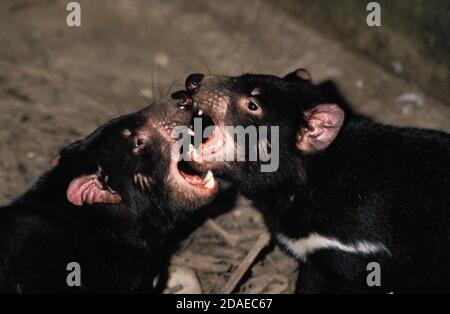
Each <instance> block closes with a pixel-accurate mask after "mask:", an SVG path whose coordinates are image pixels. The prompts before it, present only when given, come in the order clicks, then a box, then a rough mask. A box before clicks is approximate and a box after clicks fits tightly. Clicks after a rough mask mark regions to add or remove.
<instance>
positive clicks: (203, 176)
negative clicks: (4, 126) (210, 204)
mask: <svg viewBox="0 0 450 314" xmlns="http://www.w3.org/2000/svg"><path fill="white" fill-rule="evenodd" d="M177 168H178V172H179V173H180V175H181V176H182V177H183V179H184V180H185V181H186V182H187V183H188V184H190V185H191V186H193V187H195V188H197V189H200V190H202V191H204V192H214V191H215V190H217V188H218V186H219V185H218V183H217V181H216V180H215V178H214V174H213V172H212V171H211V170H208V171H199V170H196V169H193V168H191V167H190V166H189V164H188V163H187V162H185V161H183V160H182V161H179V162H178V164H177Z"/></svg>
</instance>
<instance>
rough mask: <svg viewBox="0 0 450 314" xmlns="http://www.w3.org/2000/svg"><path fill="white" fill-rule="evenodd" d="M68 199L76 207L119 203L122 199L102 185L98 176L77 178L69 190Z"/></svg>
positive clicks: (71, 183)
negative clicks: (85, 204)
mask: <svg viewBox="0 0 450 314" xmlns="http://www.w3.org/2000/svg"><path fill="white" fill-rule="evenodd" d="M67 199H68V200H69V202H71V203H72V204H74V205H77V206H82V205H83V204H84V203H88V204H94V203H119V202H120V201H121V197H120V195H119V194H117V193H116V192H115V191H113V190H111V189H110V188H109V187H105V186H104V184H103V183H101V182H100V181H99V179H98V176H97V175H96V174H91V175H85V176H81V177H77V178H75V179H73V180H72V182H70V185H69V187H68V188H67Z"/></svg>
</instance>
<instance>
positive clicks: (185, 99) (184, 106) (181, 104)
mask: <svg viewBox="0 0 450 314" xmlns="http://www.w3.org/2000/svg"><path fill="white" fill-rule="evenodd" d="M171 97H172V99H173V100H175V101H176V103H177V106H178V108H179V109H181V110H191V109H192V105H193V101H192V98H191V96H189V94H188V92H187V91H184V90H180V91H178V92H175V93H173V94H172V95H171Z"/></svg>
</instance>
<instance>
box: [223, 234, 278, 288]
mask: <svg viewBox="0 0 450 314" xmlns="http://www.w3.org/2000/svg"><path fill="white" fill-rule="evenodd" d="M269 241H270V235H269V234H268V233H263V234H261V235H260V236H259V238H258V240H256V243H255V244H254V245H253V247H252V248H251V249H250V251H249V252H248V253H247V256H246V257H245V258H244V260H243V261H242V263H241V264H240V265H239V267H238V268H237V269H236V270H235V272H234V273H233V275H231V277H230V279H229V280H228V282H227V283H226V285H225V287H224V288H223V289H222V293H224V294H230V293H232V292H233V290H234V289H235V288H236V286H237V284H238V283H239V281H240V280H241V278H242V276H244V274H245V273H246V272H247V270H248V269H249V268H250V266H251V265H252V264H253V262H254V261H255V259H256V257H257V256H258V254H259V253H260V252H261V251H262V250H263V249H264V248H265V247H266V246H267V245H268V244H269Z"/></svg>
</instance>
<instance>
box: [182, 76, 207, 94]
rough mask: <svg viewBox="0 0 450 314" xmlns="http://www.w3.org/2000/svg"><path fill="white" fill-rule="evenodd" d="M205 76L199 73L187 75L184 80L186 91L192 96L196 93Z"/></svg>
mask: <svg viewBox="0 0 450 314" xmlns="http://www.w3.org/2000/svg"><path fill="white" fill-rule="evenodd" d="M204 77H205V76H204V75H203V74H200V73H194V74H191V75H189V76H188V77H187V78H186V82H185V83H184V85H185V86H186V90H187V91H188V92H189V93H190V94H191V95H192V94H194V93H196V92H197V90H198V88H199V87H200V82H201V81H202V80H203V78H204Z"/></svg>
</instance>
